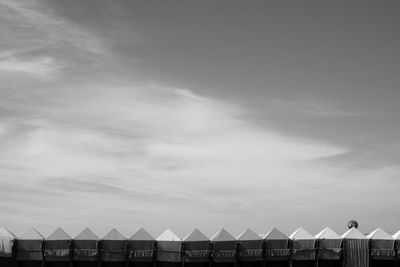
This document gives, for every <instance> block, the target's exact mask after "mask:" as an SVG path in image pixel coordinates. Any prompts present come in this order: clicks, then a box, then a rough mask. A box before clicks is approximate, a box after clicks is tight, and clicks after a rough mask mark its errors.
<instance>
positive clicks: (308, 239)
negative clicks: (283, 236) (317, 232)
mask: <svg viewBox="0 0 400 267" xmlns="http://www.w3.org/2000/svg"><path fill="white" fill-rule="evenodd" d="M289 238H290V240H291V261H292V264H293V266H294V267H306V266H307V267H312V266H314V264H315V237H314V236H312V235H311V234H310V233H308V232H307V231H306V230H304V229H303V228H302V227H300V228H299V229H297V230H296V231H295V232H294V233H293V234H291V235H290V236H289Z"/></svg>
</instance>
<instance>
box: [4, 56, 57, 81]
mask: <svg viewBox="0 0 400 267" xmlns="http://www.w3.org/2000/svg"><path fill="white" fill-rule="evenodd" d="M60 68H61V66H60V65H59V64H56V63H55V60H54V58H51V57H46V56H42V57H34V58H29V59H28V58H24V59H22V58H17V57H14V56H3V57H2V56H0V72H1V71H2V72H3V75H9V74H10V73H13V72H17V73H22V74H28V75H31V76H34V77H38V78H51V77H54V76H55V75H56V73H57V71H58V70H59V69H60Z"/></svg>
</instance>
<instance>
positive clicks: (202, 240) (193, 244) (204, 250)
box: [183, 229, 210, 267]
mask: <svg viewBox="0 0 400 267" xmlns="http://www.w3.org/2000/svg"><path fill="white" fill-rule="evenodd" d="M183 251H184V253H183V255H184V256H183V260H184V262H185V265H188V266H193V267H194V266H208V264H209V262H210V239H208V237H207V236H205V235H204V234H203V233H202V232H200V231H199V230H198V229H194V230H193V231H192V232H191V233H190V234H188V235H187V236H185V238H183Z"/></svg>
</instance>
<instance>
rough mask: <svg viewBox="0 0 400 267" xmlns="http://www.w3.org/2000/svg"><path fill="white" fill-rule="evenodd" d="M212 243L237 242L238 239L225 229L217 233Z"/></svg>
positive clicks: (212, 238)
mask: <svg viewBox="0 0 400 267" xmlns="http://www.w3.org/2000/svg"><path fill="white" fill-rule="evenodd" d="M211 240H212V241H221V242H222V241H236V239H235V238H234V237H233V236H232V235H231V234H230V233H229V232H228V231H226V230H225V229H224V228H222V229H221V230H219V231H218V232H216V233H215V234H214V235H213V236H212V237H211Z"/></svg>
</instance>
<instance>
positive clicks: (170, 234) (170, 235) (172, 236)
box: [156, 229, 182, 241]
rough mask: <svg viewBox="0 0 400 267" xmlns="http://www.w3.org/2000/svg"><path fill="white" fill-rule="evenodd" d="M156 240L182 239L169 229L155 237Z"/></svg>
mask: <svg viewBox="0 0 400 267" xmlns="http://www.w3.org/2000/svg"><path fill="white" fill-rule="evenodd" d="M156 240H157V241H182V240H181V239H180V237H179V236H177V235H176V234H174V232H172V231H171V230H170V229H167V230H165V231H164V232H163V233H162V234H161V235H159V236H158V237H157V238H156Z"/></svg>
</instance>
